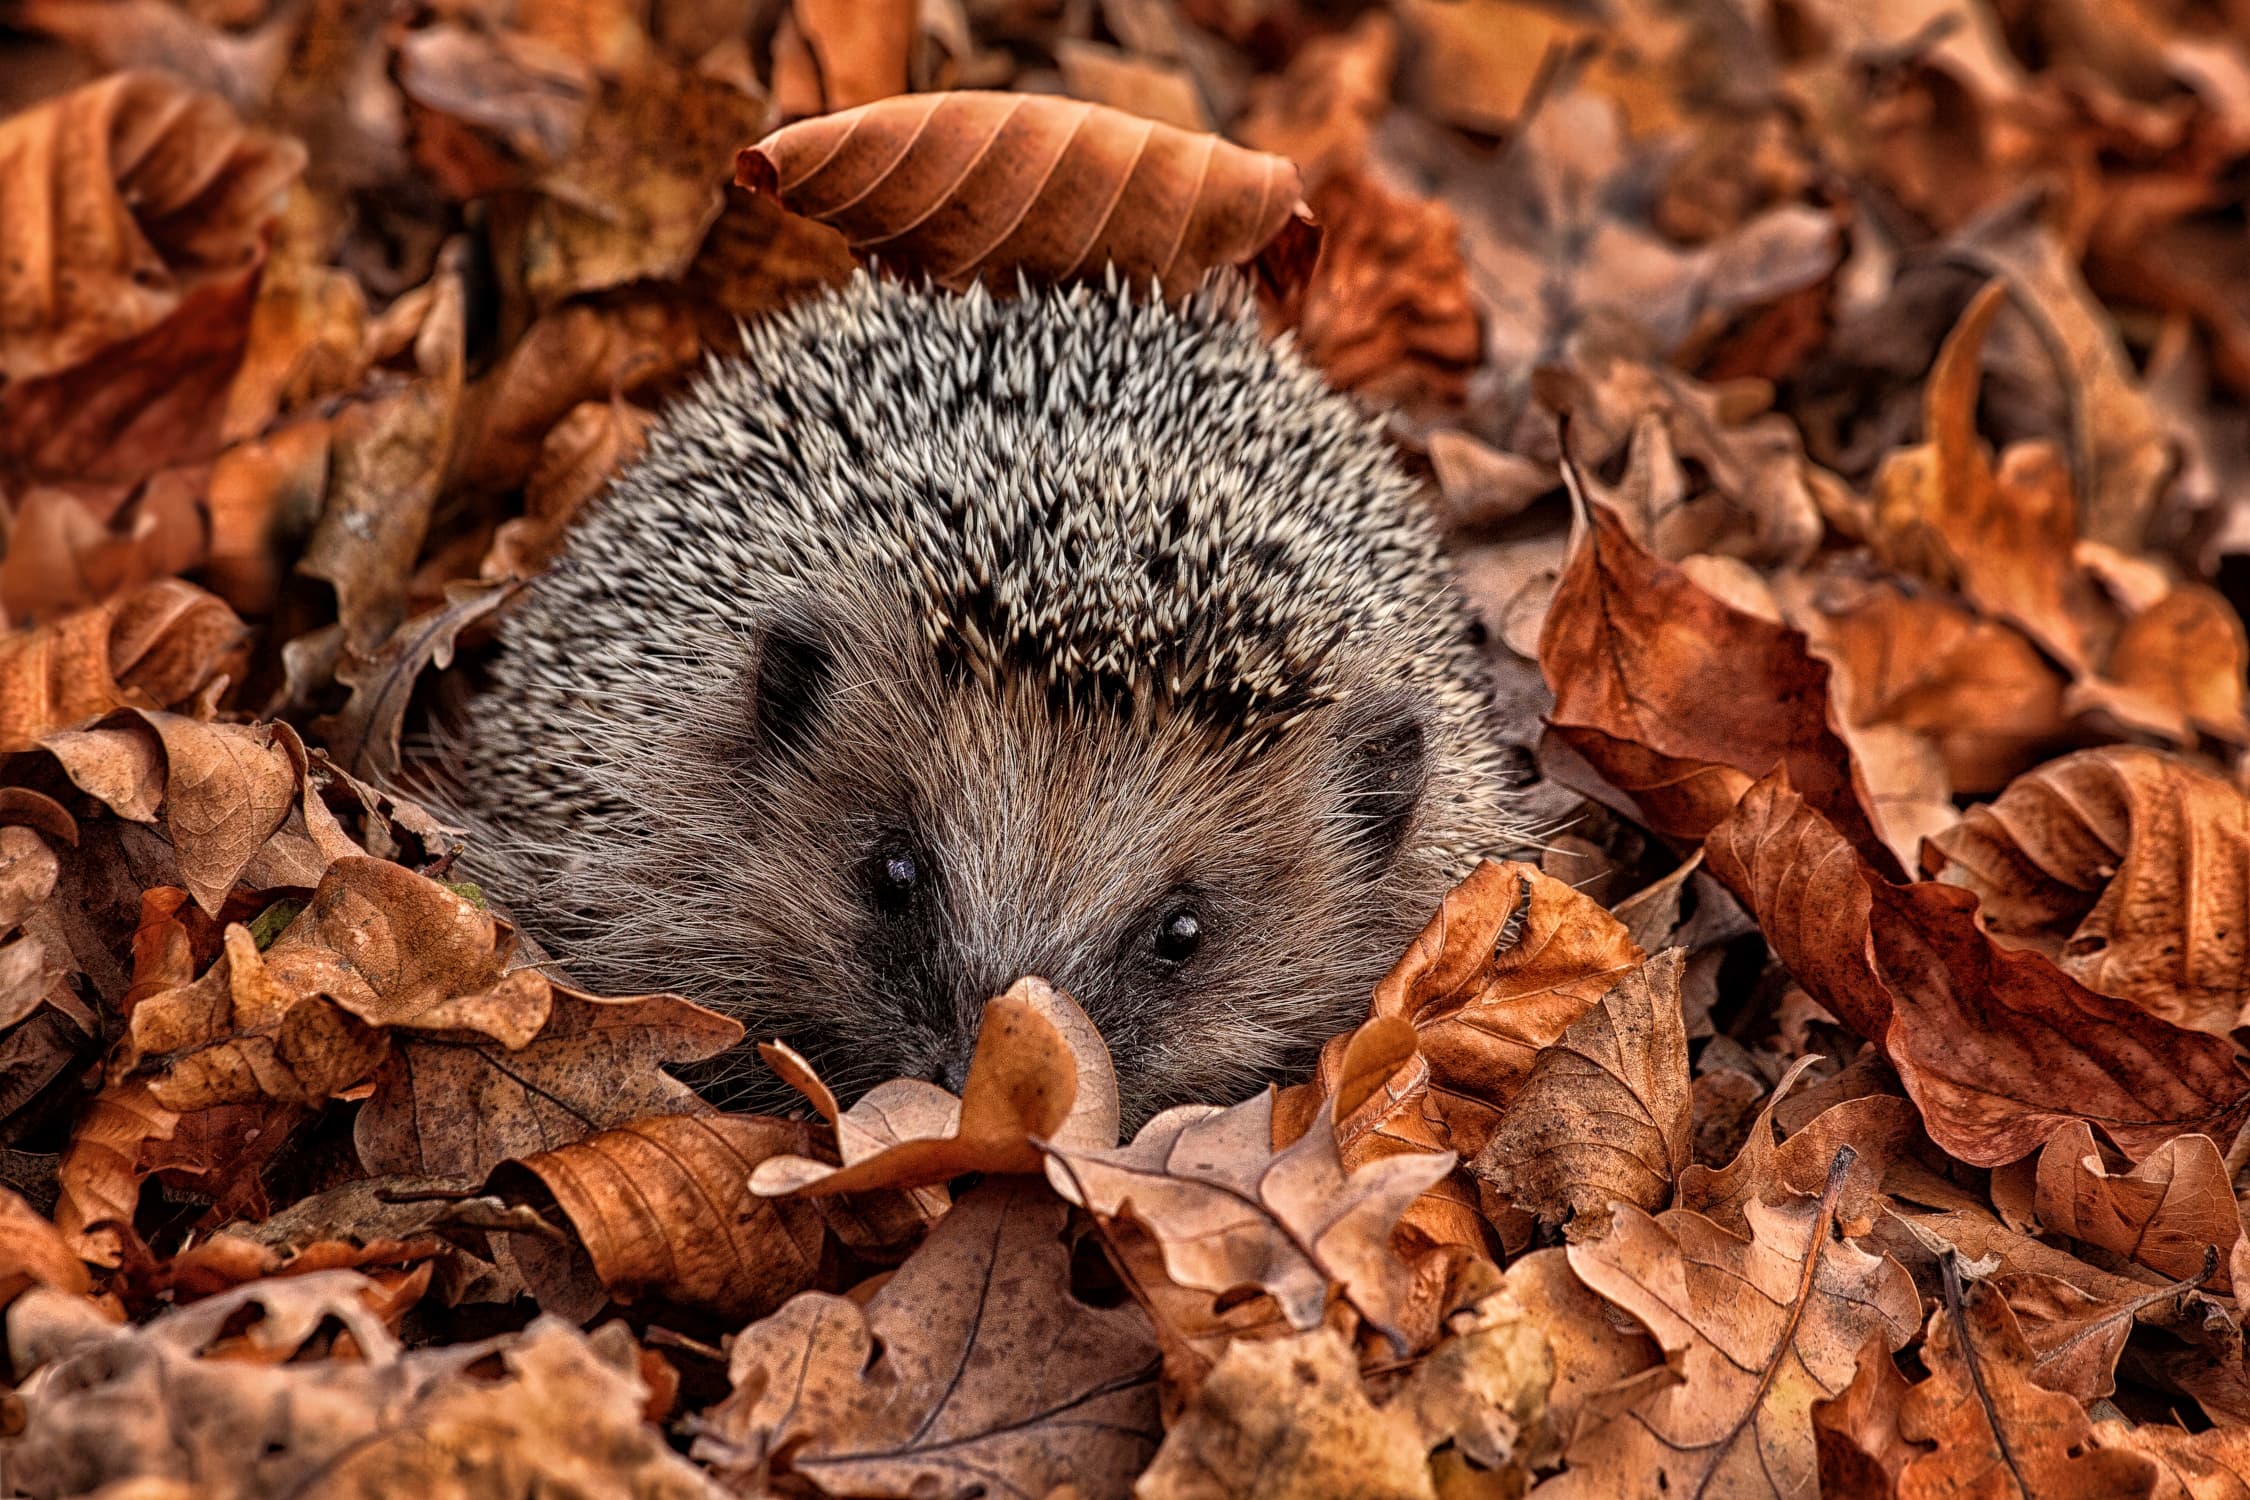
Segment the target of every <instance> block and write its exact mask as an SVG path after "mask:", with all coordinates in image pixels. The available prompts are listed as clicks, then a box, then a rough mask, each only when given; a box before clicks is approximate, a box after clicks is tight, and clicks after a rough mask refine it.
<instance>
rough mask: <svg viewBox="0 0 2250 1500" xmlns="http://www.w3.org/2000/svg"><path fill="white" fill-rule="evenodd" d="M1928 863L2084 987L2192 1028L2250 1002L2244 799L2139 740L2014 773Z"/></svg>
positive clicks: (1935, 845)
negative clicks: (2138, 744) (2143, 746)
mask: <svg viewBox="0 0 2250 1500" xmlns="http://www.w3.org/2000/svg"><path fill="white" fill-rule="evenodd" d="M1930 843H1931V847H1930V849H1929V851H1928V854H1927V856H1926V857H1925V859H1924V865H1925V866H1926V867H1927V868H1928V869H1929V871H1930V873H1931V874H1933V875H1935V876H1937V877H1938V878H1939V879H1941V880H1943V881H1944V882H1945V883H1946V884H1947V885H1957V886H1962V887H1964V888H1966V889H1968V890H1971V891H1974V892H1975V893H1976V895H1977V897H1978V901H1979V903H1980V911H1981V913H1982V915H1983V918H1984V923H1985V926H1986V927H1988V928H1989V929H1991V930H1992V931H1993V932H1994V933H1996V934H1998V935H1999V936H2001V937H2002V938H2003V939H2006V940H2007V941H2009V942H2012V943H2021V944H2024V945H2027V946H2029V947H2033V948H2036V949H2037V950H2038V951H2040V952H2041V953H2044V954H2046V955H2047V956H2048V957H2049V958H2052V959H2053V960H2055V962H2056V964H2057V965H2059V966H2060V967H2061V969H2062V971H2063V972H2064V973H2066V974H2068V975H2070V976H2071V977H2072V978H2073V979H2076V980H2078V981H2079V982H2080V983H2081V984H2084V985H2085V986H2086V987H2087V988H2089V989H2095V990H2100V991H2101V992H2102V993H2103V994H2105V995H2116V996H2118V997H2120V998H2121V999H2126V1000H2131V1001H2134V1002H2136V1003H2138V1004H2140V1005H2142V1006H2144V1007H2146V1008H2147V1009H2148V1010H2150V1011H2151V1012H2153V1013H2155V1014H2156V1015H2160V1016H2162V1017H2164V1018H2165V1019H2166V1020H2169V1021H2173V1022H2176V1023H2178V1024H2179V1025H2182V1026H2190V1027H2193V1028H2195V1029H2196V1030H2198V1031H2210V1032H2216V1033H2221V1034H2223V1033H2225V1032H2227V1031H2229V1030H2231V1029H2232V1028H2233V1027H2235V1026H2237V1025H2239V1024H2241V1020H2240V1018H2241V1016H2242V1014H2243V1012H2244V1010H2245V1009H2246V1008H2250V798H2245V797H2244V796H2243V794H2242V792H2241V791H2239V790H2238V789H2237V788H2236V787H2234V786H2233V785H2232V784H2231V783H2229V782H2226V781H2222V780H2221V779H2219V778H2218V777H2216V776H2213V775H2210V774H2209V773H2208V772H2205V771H2200V770H2198V769H2196V768H2195V767H2194V766H2192V765H2189V764H2188V763H2186V762H2185V761H2181V760H2176V759H2173V758H2171V757H2169V756H2165V755H2160V754H2157V753H2156V752H2154V751H2151V750H2144V749H2141V748H2139V747H2136V746H2130V745H2112V746H2107V747H2105V748H2103V749H2099V750H2082V751H2080V752H2079V753H2078V754H2076V755H2066V756H2064V757H2063V758H2062V759H2061V760H2055V761H2049V762H2048V763H2047V764H2046V765H2044V766H2041V767H2040V768H2039V769H2038V770H2036V771H2033V772H2031V773H2029V774H2028V775H2025V776H2021V777H2018V778H2017V779H2016V781H2015V782H2014V783H2013V784H2012V785H2010V786H2009V788H2008V789H2007V790H2006V791H2005V792H2003V793H2001V794H2000V797H1999V799H1998V800H1997V801H1995V802H1992V803H1990V804H1988V805H1986V806H1982V807H1972V808H1970V809H1969V810H1968V812H1967V813H1965V814H1964V815H1963V816H1962V819H1961V822H1960V824H1959V825H1958V826H1956V827H1953V828H1949V829H1947V830H1945V831H1944V832H1943V833H1940V834H1938V835H1937V836H1936V837H1935V838H1933V839H1932V840H1931V841H1930Z"/></svg>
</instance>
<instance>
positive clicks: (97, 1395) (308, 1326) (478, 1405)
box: [10, 1271, 714, 1500]
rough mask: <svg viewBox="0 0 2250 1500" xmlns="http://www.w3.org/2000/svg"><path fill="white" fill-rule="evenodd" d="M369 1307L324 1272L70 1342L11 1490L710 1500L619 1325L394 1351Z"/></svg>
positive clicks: (372, 1286)
mask: <svg viewBox="0 0 2250 1500" xmlns="http://www.w3.org/2000/svg"><path fill="white" fill-rule="evenodd" d="M386 1300H388V1299H387V1297H386V1295H385V1293H384V1292H383V1291H382V1290H381V1288H379V1287H378V1286H377V1285H376V1283H374V1282H373V1281H371V1280H369V1279H368V1278H366V1277H364V1276H360V1275H358V1274H356V1273H354V1272H351V1271H324V1272H319V1273H317V1274H313V1275H306V1276H297V1277H291V1278H288V1279H284V1280H268V1281H258V1282H252V1283H251V1284H249V1285H247V1286H243V1287H239V1288H236V1289H234V1290H232V1291H227V1292H222V1293H220V1294H218V1295H216V1296H212V1297H207V1298H205V1299H203V1300H202V1301H200V1302H196V1303H193V1304H191V1305H189V1306H185V1307H180V1308H176V1309H174V1310H172V1311H170V1312H168V1313H166V1314H165V1315H164V1316H162V1317H160V1318H158V1319H156V1320H155V1321H154V1322H152V1323H150V1324H148V1325H147V1326H146V1327H140V1328H125V1329H116V1330H101V1331H98V1332H97V1331H95V1329H93V1328H88V1329H84V1330H81V1331H80V1332H79V1333H78V1335H77V1337H76V1339H75V1340H74V1341H71V1342H70V1343H69V1344H68V1345H66V1347H64V1348H62V1349H59V1350H58V1351H57V1352H56V1357H54V1358H52V1359H51V1360H50V1361H49V1362H48V1363H46V1364H45V1365H44V1366H43V1367H42V1368H41V1369H40V1370H39V1371H38V1372H37V1373H35V1374H34V1375H33V1376H32V1378H31V1379H30V1381H28V1382H27V1383H26V1384H25V1385H24V1387H23V1388H22V1390H21V1392H20V1395H21V1399H22V1400H23V1401H24V1403H25V1406H26V1408H27V1411H28V1417H29V1420H28V1422H27V1424H26V1427H25V1439H24V1441H23V1443H22V1444H21V1445H20V1446H19V1447H18V1448H17V1450H16V1451H15V1452H13V1453H12V1454H11V1455H10V1460H11V1462H10V1472H11V1477H20V1478H22V1479H25V1480H28V1481H30V1488H29V1489H28V1490H27V1491H26V1493H28V1494H30V1495H32V1496H34V1497H37V1500H50V1497H54V1500H59V1497H61V1496H65V1495H83V1494H89V1493H92V1492H94V1491H96V1490H107V1492H108V1493H111V1494H127V1493H130V1494H140V1495H151V1496H167V1497H170V1496H188V1495H219V1494H226V1495H270V1494H287V1493H292V1492H294V1493H299V1494H313V1493H320V1492H326V1493H329V1494H336V1495H347V1494H348V1495H373V1494H397V1495H432V1496H436V1495H448V1494H451V1495H463V1494H492V1495H499V1494H523V1493H555V1494H612V1495H627V1494H629V1495H635V1496H645V1497H647V1500H712V1497H713V1493H714V1492H713V1489H712V1486H711V1484H710V1482H709V1480H708V1479H706V1478H705V1477H704V1476H702V1475H700V1474H698V1473H697V1472H696V1470H695V1469H694V1467H693V1466H692V1465H691V1464H689V1463H687V1462H686V1461H685V1460H683V1459H681V1458H680V1457H679V1456H678V1455H677V1454H675V1453H673V1452H672V1451H671V1449H670V1447H669V1446H668V1445H667V1444H666V1443H665V1441H664V1437H663V1434H662V1433H661V1432H659V1431H658V1430H657V1429H656V1428H654V1427H653V1426H651V1425H650V1424H649V1423H648V1422H647V1420H646V1419H645V1417H644V1414H643V1408H644V1407H645V1405H646V1404H647V1401H648V1387H647V1384H646V1383H645V1381H644V1380H643V1378H642V1375H641V1367H640V1360H639V1355H640V1350H639V1348H638V1346H637V1345H636V1344H635V1343H634V1341H633V1339H632V1338H631V1336H630V1335H629V1334H628V1333H627V1332H626V1331H625V1329H624V1327H623V1325H621V1324H613V1325H611V1326H609V1327H607V1328H603V1329H600V1330H598V1331H596V1332H595V1333H594V1334H593V1335H592V1336H590V1337H589V1336H588V1335H586V1334H582V1333H580V1332H579V1331H578V1330H577V1329H575V1328H572V1327H571V1326H569V1325H568V1324H567V1323H564V1322H562V1321H561V1320H559V1319H554V1318H543V1319H541V1320H539V1321H538V1322H536V1323H534V1324H533V1325H532V1326H531V1327H530V1328H528V1329H526V1330H524V1331H523V1332H521V1333H513V1334H507V1335H503V1336H502V1337H499V1338H496V1339H489V1340H483V1341H478V1342H472V1343H461V1344H455V1345H452V1346H449V1347H445V1348H427V1349H414V1350H407V1349H404V1348H402V1347H401V1346H400V1344H399V1342H398V1340H397V1339H396V1338H395V1337H393V1336H392V1334H391V1332H390V1330H389V1329H387V1328H386V1327H385V1326H384V1320H383V1318H382V1317H381V1316H378V1315H377V1313H376V1311H374V1310H373V1309H374V1308H375V1307H376V1306H377V1305H378V1304H380V1303H382V1302H384V1301H386ZM19 1306H20V1304H19ZM328 1326H341V1327H342V1328H343V1329H345V1330H347V1332H348V1335H349V1339H350V1342H351V1344H352V1345H355V1346H356V1348H357V1356H356V1357H353V1358H343V1357H338V1355H339V1354H340V1351H336V1350H334V1349H333V1346H332V1343H331V1341H329V1340H325V1339H318V1338H316V1335H318V1334H319V1333H320V1331H321V1330H322V1329H323V1328H324V1327H328ZM237 1329H239V1330H241V1331H240V1332H239V1333H237V1332H235V1330H237ZM335 1342H341V1340H337V1341H335ZM191 1481H192V1482H194V1484H195V1488H194V1489H192V1490H190V1489H188V1488H186V1486H187V1485H188V1484H189V1483H190V1482H191Z"/></svg>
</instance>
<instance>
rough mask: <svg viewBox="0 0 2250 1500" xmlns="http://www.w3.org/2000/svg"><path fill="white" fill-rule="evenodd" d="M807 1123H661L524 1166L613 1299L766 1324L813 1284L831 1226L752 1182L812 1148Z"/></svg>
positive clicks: (747, 1119)
mask: <svg viewBox="0 0 2250 1500" xmlns="http://www.w3.org/2000/svg"><path fill="white" fill-rule="evenodd" d="M804 1145H805V1127H804V1126H802V1125H797V1124H791V1123H789V1122H787V1121H783V1120H768V1119H761V1118H757V1117H754V1116H748V1115H654V1116H651V1117H650V1118H648V1119H645V1120H635V1121H633V1122H632V1123H630V1124H627V1125H620V1126H617V1127H616V1128H614V1129H610V1130H605V1131H602V1132H601V1133H600V1134H598V1135H591V1136H588V1137H587V1138H586V1139H585V1140H582V1141H577V1142H574V1143H572V1144H571V1145H567V1146H560V1147H557V1148H556V1149H555V1150H553V1151H542V1152H540V1153H539V1154H538V1155H536V1156H527V1157H525V1158H523V1159H522V1161H521V1162H520V1163H518V1164H517V1165H518V1166H520V1168H521V1169H522V1170H524V1171H527V1172H530V1173H532V1174H533V1175H534V1176H536V1177H537V1178H538V1179H539V1180H540V1181H541V1182H543V1183H545V1184H546V1185H547V1188H548V1190H549V1191H550V1192H552V1193H553V1194H554V1195H555V1201H556V1202H557V1203H558V1204H560V1205H561V1206H562V1210H563V1212H564V1213H565V1214H567V1215H569V1217H570V1222H571V1224H572V1225H573V1226H574V1227H575V1228H576V1229H577V1231H578V1236H579V1238H580V1240H582V1241H583V1242H584V1243H585V1246H586V1253H587V1254H588V1255H589V1256H590V1257H591V1258H592V1259H593V1262H594V1272H595V1274H596V1275H597V1276H599V1277H600V1278H601V1283H602V1285H603V1287H604V1288H606V1289H607V1290H608V1291H609V1293H610V1294H611V1295H612V1296H613V1297H615V1298H617V1300H619V1301H620V1302H630V1301H632V1300H634V1298H635V1297H637V1296H639V1295H640V1294H642V1293H654V1294H655V1295H657V1296H659V1297H662V1298H664V1299H665V1300H667V1301H669V1302H673V1303H677V1304H681V1305H684V1306H688V1307H704V1308H710V1309H712V1310H713V1311H714V1312H716V1313H717V1314H718V1315H719V1316H721V1317H723V1318H726V1319H727V1320H728V1321H729V1322H730V1323H731V1322H739V1321H740V1320H742V1319H745V1318H757V1317H763V1316H765V1315H766V1314H767V1313H770V1312H772V1311H773V1310H774V1309H775V1308H776V1307H779V1306H780V1305H781V1304H782V1303H783V1302H784V1301H786V1300H787V1299H788V1298H790V1297H792V1296H794V1295H795V1294H797V1293H798V1292H800V1291H803V1290H804V1289H805V1287H807V1286H808V1285H810V1284H811V1282H812V1279H813V1274H814V1273H815V1272H816V1271H817V1270H819V1268H820V1246H821V1218H820V1213H819V1211H818V1210H817V1209H815V1208H814V1207H812V1206H811V1205H810V1204H805V1203H795V1202H790V1201H788V1200H779V1201H777V1200H774V1199H771V1198H764V1197H760V1196H758V1195H756V1194H753V1193H752V1192H751V1191H750V1174H751V1172H752V1170H753V1169H755V1168H756V1167H758V1166H761V1165H763V1164H764V1163H765V1162H766V1161H768V1160H770V1159H772V1158H773V1157H774V1156H776V1155H777V1154H779V1153H781V1152H783V1151H790V1150H802V1149H803V1148H804Z"/></svg>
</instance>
